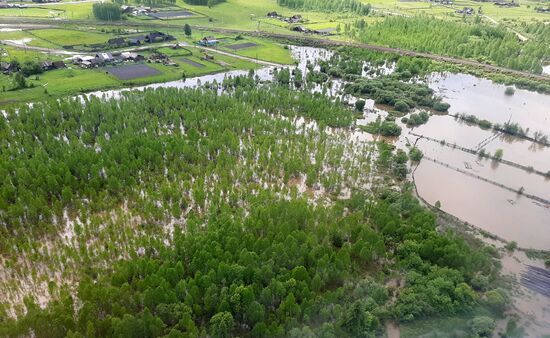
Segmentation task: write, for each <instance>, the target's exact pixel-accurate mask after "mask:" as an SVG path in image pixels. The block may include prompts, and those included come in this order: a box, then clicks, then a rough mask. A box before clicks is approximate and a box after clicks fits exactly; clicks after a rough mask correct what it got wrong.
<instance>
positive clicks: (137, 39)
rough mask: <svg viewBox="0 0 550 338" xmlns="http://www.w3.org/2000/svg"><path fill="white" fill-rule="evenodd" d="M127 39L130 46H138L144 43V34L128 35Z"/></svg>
mask: <svg viewBox="0 0 550 338" xmlns="http://www.w3.org/2000/svg"><path fill="white" fill-rule="evenodd" d="M127 41H128V44H129V45H130V46H139V45H142V44H144V43H145V35H135V36H130V37H128V40H127Z"/></svg>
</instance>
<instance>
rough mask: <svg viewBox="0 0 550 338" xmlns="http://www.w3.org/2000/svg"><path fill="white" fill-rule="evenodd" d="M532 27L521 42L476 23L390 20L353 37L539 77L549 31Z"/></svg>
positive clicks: (417, 18) (421, 18)
mask: <svg viewBox="0 0 550 338" xmlns="http://www.w3.org/2000/svg"><path fill="white" fill-rule="evenodd" d="M544 26H545V25H543V24H542V25H541V24H533V25H530V26H527V28H526V30H527V31H529V32H533V33H534V34H535V35H534V38H533V39H529V40H527V41H523V42H522V41H520V40H519V39H518V38H517V36H516V35H515V34H514V33H512V32H510V31H508V30H507V29H506V28H505V27H501V26H497V27H494V26H489V25H486V24H482V23H478V22H455V21H450V20H441V19H436V18H433V17H429V16H414V17H401V16H389V17H386V18H385V19H384V20H383V21H380V22H377V23H375V24H372V25H367V26H365V27H364V28H362V29H361V28H359V29H357V30H356V31H354V32H353V33H352V34H353V35H355V36H356V37H357V38H358V39H359V40H360V41H363V42H367V43H375V44H381V45H386V46H390V47H396V48H405V49H411V50H415V51H419V52H427V53H435V54H442V55H450V56H457V57H463V58H471V59H476V60H478V61H481V62H490V63H493V64H496V65H499V66H503V67H507V68H511V69H517V70H524V71H530V72H533V73H537V74H540V73H541V72H542V62H543V61H544V60H547V59H548V58H550V51H549V49H548V38H547V37H548V29H549V28H548V27H544Z"/></svg>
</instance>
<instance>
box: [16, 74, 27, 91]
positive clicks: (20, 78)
mask: <svg viewBox="0 0 550 338" xmlns="http://www.w3.org/2000/svg"><path fill="white" fill-rule="evenodd" d="M13 86H14V88H15V89H23V88H27V80H26V79H25V76H24V75H23V74H22V73H21V72H17V73H15V75H14V76H13Z"/></svg>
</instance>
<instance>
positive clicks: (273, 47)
mask: <svg viewBox="0 0 550 338" xmlns="http://www.w3.org/2000/svg"><path fill="white" fill-rule="evenodd" d="M243 43H254V44H256V46H253V47H249V48H243V49H236V50H234V49H230V48H228V47H227V46H230V45H237V44H243ZM220 49H222V50H224V51H226V52H230V53H234V54H238V55H242V56H246V57H250V58H253V59H258V60H264V61H271V62H276V63H280V64H292V63H294V59H292V56H291V55H290V51H289V50H288V49H285V48H284V47H283V46H282V45H279V44H276V43H273V42H271V41H266V40H262V39H253V38H245V39H239V40H234V39H226V40H225V41H224V42H223V44H221V45H220Z"/></svg>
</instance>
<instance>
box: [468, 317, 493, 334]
mask: <svg viewBox="0 0 550 338" xmlns="http://www.w3.org/2000/svg"><path fill="white" fill-rule="evenodd" d="M469 326H470V330H471V332H472V334H473V335H474V336H475V337H490V336H491V335H492V334H493V330H494V329H495V321H494V319H493V318H491V317H487V316H478V317H474V318H473V319H472V320H470V322H469Z"/></svg>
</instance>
